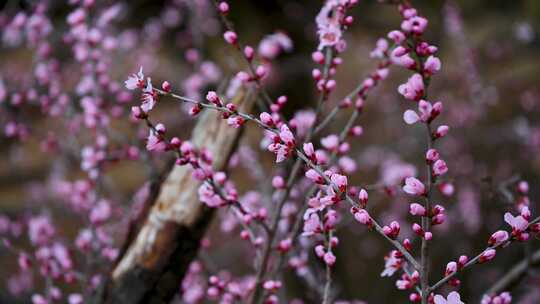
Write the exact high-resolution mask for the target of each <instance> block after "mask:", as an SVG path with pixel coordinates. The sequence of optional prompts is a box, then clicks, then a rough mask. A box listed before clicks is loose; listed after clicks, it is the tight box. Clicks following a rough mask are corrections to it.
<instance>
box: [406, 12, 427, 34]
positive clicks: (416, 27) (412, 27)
mask: <svg viewBox="0 0 540 304" xmlns="http://www.w3.org/2000/svg"><path fill="white" fill-rule="evenodd" d="M427 25H428V21H427V19H426V18H424V17H420V16H414V17H412V18H409V19H406V20H404V21H403V22H402V23H401V29H402V30H403V31H404V32H405V33H414V34H422V33H423V32H424V30H425V29H426V27H427Z"/></svg>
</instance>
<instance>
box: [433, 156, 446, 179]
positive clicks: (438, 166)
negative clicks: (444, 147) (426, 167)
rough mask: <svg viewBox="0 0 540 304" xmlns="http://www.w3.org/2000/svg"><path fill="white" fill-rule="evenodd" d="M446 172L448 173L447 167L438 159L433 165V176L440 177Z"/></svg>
mask: <svg viewBox="0 0 540 304" xmlns="http://www.w3.org/2000/svg"><path fill="white" fill-rule="evenodd" d="M446 172H448V166H447V165H446V162H445V161H444V160H442V159H439V160H437V161H436V162H435V163H434V164H433V175H435V176H440V175H443V174H445V173H446Z"/></svg>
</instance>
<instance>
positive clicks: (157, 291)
mask: <svg viewBox="0 0 540 304" xmlns="http://www.w3.org/2000/svg"><path fill="white" fill-rule="evenodd" d="M247 99H251V98H243V97H240V98H236V100H241V101H242V103H243V104H241V103H238V104H239V108H240V109H241V110H242V111H243V112H249V111H250V110H251V106H252V101H251V100H247ZM244 100H245V101H244ZM240 131H241V130H240V129H234V128H232V127H230V126H227V122H226V120H224V119H222V118H221V117H220V114H219V113H218V112H215V111H208V110H207V111H205V112H203V113H202V114H201V117H199V119H198V121H197V124H196V126H195V128H194V130H193V133H192V136H191V141H192V143H193V144H194V145H195V146H196V147H197V148H203V147H204V148H205V149H207V150H208V151H210V152H211V153H212V156H213V168H214V170H216V171H220V170H224V169H225V167H226V165H227V162H228V159H229V157H230V156H231V154H232V153H233V151H234V148H235V146H236V144H237V142H238V139H239V137H240ZM191 172H192V170H191V168H189V167H188V166H174V168H173V169H172V171H171V172H170V173H169V175H168V176H167V177H166V178H165V180H164V181H163V183H162V184H161V187H157V188H156V189H154V191H155V197H156V199H155V201H154V202H153V204H151V205H149V207H148V210H147V211H146V212H145V213H146V214H147V215H146V216H145V217H144V218H143V219H144V220H143V222H142V225H140V226H141V227H140V228H139V229H138V231H137V232H135V233H133V235H132V237H131V240H130V237H128V243H127V244H126V246H125V250H124V252H123V254H122V255H121V257H120V258H119V259H118V262H117V264H116V266H115V267H114V269H113V270H112V272H111V274H110V277H109V278H108V279H107V282H105V284H104V286H103V288H102V289H101V290H100V292H99V293H98V295H97V297H96V299H97V301H96V303H126V304H127V303H129V304H137V303H168V302H170V301H171V299H172V298H173V297H174V295H175V294H176V293H177V292H178V291H179V288H180V283H181V281H182V278H183V277H184V275H185V272H186V270H187V268H188V267H189V265H190V263H191V262H192V260H193V259H194V258H195V257H196V255H197V250H198V248H199V243H200V240H201V238H202V236H203V235H204V233H205V231H206V228H207V227H208V224H209V223H210V221H211V219H212V214H213V210H212V209H209V208H207V207H206V206H205V205H204V204H202V203H201V202H200V201H199V197H198V193H197V190H198V188H199V185H200V182H198V181H196V180H195V179H193V178H192V177H191Z"/></svg>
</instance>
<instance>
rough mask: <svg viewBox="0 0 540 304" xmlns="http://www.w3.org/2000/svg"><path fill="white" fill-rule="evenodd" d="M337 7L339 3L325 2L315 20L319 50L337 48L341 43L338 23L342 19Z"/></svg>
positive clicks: (341, 12) (340, 10) (341, 11)
mask: <svg viewBox="0 0 540 304" xmlns="http://www.w3.org/2000/svg"><path fill="white" fill-rule="evenodd" d="M339 6H340V2H339V1H333V0H330V1H326V3H325V4H324V6H323V7H322V8H321V11H320V12H319V14H318V15H317V17H316V19H315V21H316V23H317V33H318V34H319V47H318V49H319V50H322V49H323V48H324V47H327V46H329V47H333V46H337V45H338V43H340V42H341V36H342V31H341V24H340V21H341V19H342V18H343V10H342V9H340V8H339Z"/></svg>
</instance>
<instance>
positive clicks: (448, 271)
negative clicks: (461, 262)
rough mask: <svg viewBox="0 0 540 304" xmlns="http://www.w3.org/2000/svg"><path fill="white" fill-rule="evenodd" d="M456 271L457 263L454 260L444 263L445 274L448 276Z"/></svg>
mask: <svg viewBox="0 0 540 304" xmlns="http://www.w3.org/2000/svg"><path fill="white" fill-rule="evenodd" d="M456 271H457V263H456V262H449V263H448V264H447V265H446V270H445V271H444V275H445V276H449V275H451V274H453V273H455V272H456Z"/></svg>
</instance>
